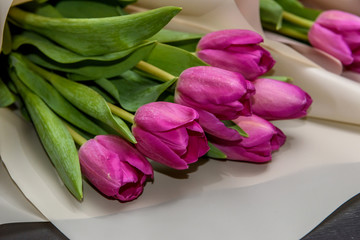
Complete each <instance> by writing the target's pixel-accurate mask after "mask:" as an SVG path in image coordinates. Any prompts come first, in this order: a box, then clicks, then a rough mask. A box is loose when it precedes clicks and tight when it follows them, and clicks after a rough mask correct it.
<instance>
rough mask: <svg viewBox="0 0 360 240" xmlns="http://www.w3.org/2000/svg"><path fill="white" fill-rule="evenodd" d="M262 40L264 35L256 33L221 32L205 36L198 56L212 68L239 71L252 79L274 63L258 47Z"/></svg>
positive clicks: (201, 41) (229, 30) (267, 69)
mask: <svg viewBox="0 0 360 240" xmlns="http://www.w3.org/2000/svg"><path fill="white" fill-rule="evenodd" d="M262 41H263V38H262V37H261V35H260V34H258V33H256V32H254V31H250V30H242V29H228V30H220V31H216V32H212V33H209V34H207V35H205V36H204V37H202V39H201V40H200V42H199V44H198V46H197V47H198V52H197V55H198V57H199V58H200V59H202V60H203V61H204V62H206V63H208V64H209V65H211V66H214V67H219V68H223V69H227V70H229V71H234V72H239V73H241V74H242V75H243V76H244V77H245V78H246V79H248V80H253V79H255V78H257V77H259V76H261V75H263V74H264V73H266V72H268V71H269V70H270V69H271V68H272V67H273V66H274V64H275V61H274V59H273V58H272V57H271V55H270V53H269V52H268V51H267V50H265V49H264V48H262V47H261V46H260V45H259V44H260V43H261V42H262Z"/></svg>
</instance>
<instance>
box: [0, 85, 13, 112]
mask: <svg viewBox="0 0 360 240" xmlns="http://www.w3.org/2000/svg"><path fill="white" fill-rule="evenodd" d="M15 100H16V97H15V95H14V94H12V93H11V92H10V90H9V88H8V87H7V86H6V84H5V83H4V82H3V81H2V80H1V78H0V107H7V106H9V105H11V104H13V103H14V102H15Z"/></svg>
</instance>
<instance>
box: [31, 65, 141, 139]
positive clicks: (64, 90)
mask: <svg viewBox="0 0 360 240" xmlns="http://www.w3.org/2000/svg"><path fill="white" fill-rule="evenodd" d="M28 66H29V67H30V69H32V70H33V71H35V72H36V73H38V74H39V75H40V76H42V77H43V78H45V79H46V80H48V81H49V82H50V83H51V84H52V85H53V86H54V87H55V88H56V89H57V90H58V91H59V92H60V93H61V95H63V96H64V97H65V98H66V99H67V100H68V101H69V102H71V103H72V104H73V105H74V106H75V107H77V108H78V109H80V110H81V111H83V112H85V113H87V114H88V115H90V116H92V117H93V118H96V119H98V120H100V121H102V122H103V123H105V124H108V125H109V126H111V127H112V128H114V129H115V130H116V131H117V132H118V133H119V134H120V135H122V136H123V137H124V138H126V139H127V140H128V141H130V142H132V143H136V140H135V138H134V136H133V135H132V133H131V131H130V129H129V127H128V126H127V125H126V124H125V123H124V122H123V121H122V120H121V119H117V118H115V117H114V116H113V114H112V113H111V111H110V108H109V106H108V104H107V102H106V101H105V99H104V98H103V97H102V96H101V95H100V94H99V93H97V92H96V91H94V90H93V89H91V88H89V87H87V86H85V85H83V84H80V83H77V82H74V81H71V80H68V79H66V78H63V77H61V76H59V75H56V74H54V73H50V72H48V71H46V70H44V69H42V68H40V67H38V66H36V65H35V64H30V63H28Z"/></svg>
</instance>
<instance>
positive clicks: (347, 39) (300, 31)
mask: <svg viewBox="0 0 360 240" xmlns="http://www.w3.org/2000/svg"><path fill="white" fill-rule="evenodd" d="M260 15H261V23H262V26H263V27H264V28H265V29H267V30H270V31H275V32H278V33H280V34H283V35H286V36H289V37H292V38H295V39H297V40H300V41H303V42H306V43H308V44H310V45H311V46H313V47H315V48H317V49H320V50H322V51H324V52H326V53H328V54H330V55H331V56H333V57H335V58H337V59H338V60H339V61H340V62H341V63H342V65H343V67H344V69H346V70H349V71H353V72H357V73H360V41H359V36H360V17H359V16H357V15H354V14H351V13H348V12H344V11H339V10H325V11H320V10H316V9H311V8H306V7H304V6H303V5H302V4H301V3H300V2H299V1H298V0H261V1H260Z"/></svg>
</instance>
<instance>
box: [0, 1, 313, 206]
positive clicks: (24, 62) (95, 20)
mask: <svg viewBox="0 0 360 240" xmlns="http://www.w3.org/2000/svg"><path fill="white" fill-rule="evenodd" d="M132 3H133V1H131V0H117V1H115V0H114V1H111V0H108V1H90V2H88V1H81V0H79V1H62V0H57V1H45V2H43V1H41V2H40V1H34V2H29V3H26V4H22V5H20V6H17V7H13V8H11V9H10V11H9V15H8V22H7V24H6V28H5V29H6V31H5V34H4V43H3V46H2V54H1V61H2V62H3V65H4V66H6V69H7V71H6V72H3V73H2V76H1V79H2V80H1V81H0V92H1V98H0V104H1V107H14V106H15V108H16V109H19V110H20V112H21V114H22V116H23V117H24V118H26V119H28V120H29V121H31V122H32V123H33V125H34V127H35V129H36V131H37V133H38V136H39V138H40V140H41V142H42V144H43V146H44V149H45V151H46V152H47V154H48V156H49V158H50V160H51V161H52V163H53V165H54V167H55V168H56V170H57V172H58V174H59V176H60V178H61V179H62V181H63V182H64V184H65V186H66V187H67V188H68V190H69V191H70V192H71V193H72V194H73V195H74V197H75V198H76V199H78V200H81V199H82V198H83V190H82V181H83V178H84V179H86V180H87V181H89V182H90V183H91V184H92V185H93V186H94V187H95V188H97V189H98V190H99V191H100V192H101V193H102V194H104V195H105V196H107V197H110V198H115V199H118V200H120V201H121V202H126V201H131V200H134V199H136V198H137V197H139V196H140V194H141V193H142V191H143V188H144V186H145V184H146V182H147V181H148V180H151V179H152V178H153V168H152V165H151V161H155V162H159V163H161V164H163V165H165V166H167V167H169V168H174V169H178V170H182V169H186V168H188V165H189V164H191V163H194V162H196V161H197V160H198V159H199V158H200V157H209V158H213V159H228V160H234V161H248V162H254V163H264V162H269V161H270V160H271V159H272V153H273V152H274V151H277V150H279V148H280V147H281V146H282V145H283V144H284V142H285V139H286V136H285V134H284V133H283V132H282V131H281V130H280V129H279V128H277V127H276V126H275V125H274V124H273V123H271V122H270V121H271V120H281V119H294V118H301V117H304V116H306V113H307V110H308V108H309V107H310V105H311V103H312V99H311V97H310V96H309V95H308V94H307V93H306V92H305V91H303V90H302V89H301V88H299V87H298V86H296V85H293V84H291V83H290V82H289V81H290V79H289V77H282V76H272V75H271V69H272V67H273V66H274V64H275V61H274V59H273V58H272V57H271V54H270V53H269V52H268V51H267V50H266V49H264V48H263V47H262V46H261V42H262V41H263V39H262V37H261V36H260V35H259V34H258V33H256V32H253V31H249V30H242V29H227V30H222V31H216V32H212V33H209V34H206V35H200V34H193V33H183V32H177V31H172V30H168V29H165V28H164V27H165V26H166V25H167V23H168V22H169V21H171V19H172V18H173V17H174V16H175V15H176V14H177V13H178V12H179V11H181V8H179V7H172V6H167V7H161V8H158V9H153V10H149V11H146V12H141V13H132V14H130V13H127V12H126V10H125V7H126V6H127V5H129V4H132Z"/></svg>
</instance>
